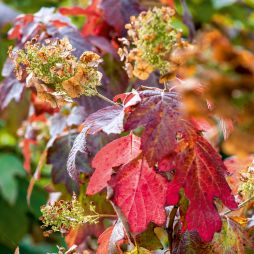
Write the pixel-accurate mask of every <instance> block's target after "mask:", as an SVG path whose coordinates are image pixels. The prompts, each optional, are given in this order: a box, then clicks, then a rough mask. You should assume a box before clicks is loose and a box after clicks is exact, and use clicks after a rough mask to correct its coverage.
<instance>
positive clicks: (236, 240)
mask: <svg viewBox="0 0 254 254" xmlns="http://www.w3.org/2000/svg"><path fill="white" fill-rule="evenodd" d="M178 226H179V225H178ZM175 233H176V234H175V238H174V241H173V253H175V254H182V253H184V254H193V253H195V254H204V253H205V254H215V253H216V254H236V253H237V254H245V253H252V252H248V251H251V250H253V248H254V244H253V241H252V240H251V237H250V236H249V235H248V233H247V232H246V231H244V229H243V228H242V227H241V226H240V225H239V224H238V223H236V222H234V221H233V220H231V219H229V218H224V219H223V224H222V230H221V232H219V233H215V235H214V238H213V240H212V242H210V243H204V242H203V241H202V239H201V238H200V236H199V235H198V234H197V232H195V231H186V232H184V233H181V232H180V229H179V228H176V231H175Z"/></svg>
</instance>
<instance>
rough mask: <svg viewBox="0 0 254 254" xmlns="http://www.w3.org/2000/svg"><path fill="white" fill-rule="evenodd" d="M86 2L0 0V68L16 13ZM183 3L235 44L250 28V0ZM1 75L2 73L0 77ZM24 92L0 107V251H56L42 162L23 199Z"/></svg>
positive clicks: (199, 21) (58, 241) (77, 20)
mask: <svg viewBox="0 0 254 254" xmlns="http://www.w3.org/2000/svg"><path fill="white" fill-rule="evenodd" d="M89 2H90V1H88V0H64V1H58V0H36V1H35V0H22V1H21V0H3V1H2V2H0V45H1V48H0V69H2V66H3V63H4V62H5V60H6V58H7V51H8V47H9V46H10V45H13V44H14V41H11V40H8V38H7V32H8V30H9V29H10V28H11V27H12V22H13V21H14V19H15V17H16V16H17V15H18V14H21V13H34V12H37V11H38V10H40V8H41V7H43V6H44V7H56V8H59V7H63V6H80V7H87V6H88V4H89ZM141 2H142V4H143V5H148V6H149V5H151V4H155V5H156V4H157V2H158V1H155V0H141ZM236 2H237V3H238V4H236ZM187 4H188V7H189V9H190V11H191V13H192V15H193V19H194V22H195V26H196V28H199V27H203V26H209V24H211V23H212V24H213V25H215V26H220V25H222V24H223V26H226V27H227V28H228V29H227V31H228V32H229V33H231V34H235V35H236V36H235V37H234V38H235V43H236V44H238V43H241V40H242V38H244V37H242V36H239V35H242V32H243V33H244V31H246V32H248V31H253V29H254V12H253V13H252V14H251V15H249V14H248V13H249V11H248V8H250V7H254V1H253V0H242V1H237V0H190V1H187ZM175 6H176V8H177V9H178V10H179V11H180V12H181V11H182V10H181V7H180V3H179V1H176V0H175ZM239 7H242V8H239ZM247 14H248V15H247ZM72 21H73V23H74V24H75V25H76V26H77V27H78V28H81V27H82V25H83V24H84V22H85V17H72ZM178 25H179V26H180V27H182V28H183V31H184V33H186V32H187V29H186V27H185V26H184V25H183V24H182V23H180V22H179V24H178ZM252 46H253V45H252ZM109 71H110V70H109ZM2 79H3V78H2V77H0V80H2ZM28 98H29V96H28V95H25V96H23V99H22V101H21V102H20V103H19V104H18V105H17V104H16V103H15V102H14V101H13V102H11V104H10V105H9V106H8V107H7V108H6V109H5V110H4V111H2V112H1V113H0V208H1V209H0V253H3V254H9V253H13V252H14V250H15V248H16V246H17V245H19V246H20V253H25V254H35V253H36V254H40V253H41V254H44V253H54V252H57V248H56V245H59V246H66V245H65V243H64V242H63V239H62V238H61V237H60V235H59V234H53V235H51V236H50V237H49V238H44V237H43V234H42V231H41V229H40V222H39V220H38V218H39V217H40V215H41V214H40V206H41V205H43V204H45V203H46V201H47V199H48V194H47V192H46V191H45V188H44V187H45V186H47V183H50V182H51V177H50V171H51V169H50V167H49V166H45V167H44V168H43V170H42V174H43V176H44V177H43V180H41V181H38V183H37V184H36V186H35V188H34V191H33V193H32V196H31V202H30V206H28V204H27V201H26V195H27V188H28V184H29V180H30V179H29V178H28V177H27V175H26V173H25V170H24V169H23V156H22V153H21V151H20V148H19V137H18V135H17V131H18V129H19V128H20V126H21V125H22V122H23V121H24V120H25V119H26V118H27V114H28V105H29V103H28V100H29V99H28ZM38 153H40V151H39V152H38ZM34 154H36V151H35V153H34ZM39 155H40V154H38V156H33V158H32V167H33V168H36V166H37V163H38V160H39V157H40V156H39ZM59 188H60V187H59ZM61 191H63V192H64V191H65V190H64V188H61ZM65 192H66V191H65ZM65 195H68V194H67V193H65Z"/></svg>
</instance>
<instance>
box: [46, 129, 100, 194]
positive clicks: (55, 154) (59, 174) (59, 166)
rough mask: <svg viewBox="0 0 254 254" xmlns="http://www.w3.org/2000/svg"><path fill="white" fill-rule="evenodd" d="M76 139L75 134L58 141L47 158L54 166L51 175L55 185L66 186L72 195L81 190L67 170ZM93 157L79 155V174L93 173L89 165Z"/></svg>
mask: <svg viewBox="0 0 254 254" xmlns="http://www.w3.org/2000/svg"><path fill="white" fill-rule="evenodd" d="M75 138H76V135H75V134H69V135H66V136H63V137H60V138H58V139H56V140H55V142H54V143H53V145H52V147H50V149H49V151H48V157H47V163H49V164H51V165H52V172H51V174H52V179H53V182H54V183H55V184H59V183H63V184H65V186H66V188H67V190H68V191H69V192H70V193H72V192H73V191H75V192H78V189H79V186H78V185H77V183H75V182H74V181H73V179H71V178H70V176H69V174H68V171H67V168H66V163H67V158H68V154H69V152H70V150H71V147H72V145H73V142H74V139H75ZM94 141H95V140H94ZM93 154H94V152H93ZM91 155H92V153H91ZM91 155H89V156H88V154H78V155H77V158H76V167H77V170H78V172H85V173H86V174H90V173H91V172H92V169H91V167H90V165H89V162H90V160H91Z"/></svg>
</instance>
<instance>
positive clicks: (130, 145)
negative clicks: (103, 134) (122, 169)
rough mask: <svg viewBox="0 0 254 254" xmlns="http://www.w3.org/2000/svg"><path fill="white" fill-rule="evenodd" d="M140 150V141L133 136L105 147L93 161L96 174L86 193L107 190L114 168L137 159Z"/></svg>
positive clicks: (117, 140) (90, 193)
mask: <svg viewBox="0 0 254 254" xmlns="http://www.w3.org/2000/svg"><path fill="white" fill-rule="evenodd" d="M139 148H140V139H139V138H138V137H137V136H135V135H132V134H130V135H128V136H126V137H122V138H119V139H116V140H114V141H113V142H111V143H109V144H107V145H106V146H104V147H103V148H102V149H101V150H100V151H99V152H98V153H97V154H96V156H95V157H94V159H93V161H92V167H93V168H94V169H95V172H94V174H93V175H92V177H91V179H90V181H89V184H88V187H87V192H86V193H87V194H88V195H93V194H95V193H97V192H99V191H101V190H102V189H103V188H105V187H106V186H107V184H108V181H109V180H110V178H111V175H112V173H113V168H114V167H119V166H121V165H123V164H126V163H128V162H129V161H131V160H133V159H134V158H136V157H137V156H138V155H139V154H140V152H141V151H140V149H139Z"/></svg>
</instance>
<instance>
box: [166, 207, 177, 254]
mask: <svg viewBox="0 0 254 254" xmlns="http://www.w3.org/2000/svg"><path fill="white" fill-rule="evenodd" d="M177 210H178V206H174V207H173V209H172V211H171V212H170V214H169V223H168V227H167V233H168V244H169V251H170V253H172V249H173V245H172V243H173V232H174V228H173V226H174V220H175V216H176V213H177Z"/></svg>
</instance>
